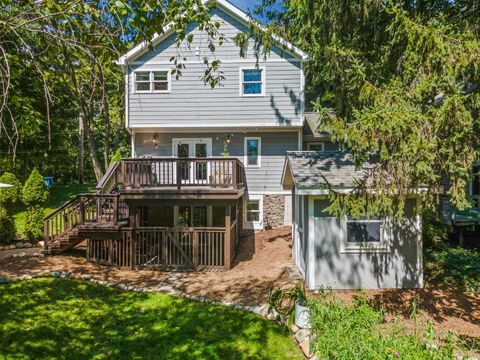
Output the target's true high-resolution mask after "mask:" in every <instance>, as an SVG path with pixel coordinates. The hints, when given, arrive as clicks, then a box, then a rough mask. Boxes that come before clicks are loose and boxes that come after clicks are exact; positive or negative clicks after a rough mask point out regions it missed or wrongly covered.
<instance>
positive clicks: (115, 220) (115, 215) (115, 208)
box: [112, 195, 118, 226]
mask: <svg viewBox="0 0 480 360" xmlns="http://www.w3.org/2000/svg"><path fill="white" fill-rule="evenodd" d="M112 216H113V219H112V220H113V225H115V226H117V225H118V195H116V196H115V197H114V198H113V214H112Z"/></svg>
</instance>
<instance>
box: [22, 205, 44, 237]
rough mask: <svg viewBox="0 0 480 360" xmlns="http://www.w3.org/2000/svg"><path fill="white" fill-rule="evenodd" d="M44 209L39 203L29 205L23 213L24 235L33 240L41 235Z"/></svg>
mask: <svg viewBox="0 0 480 360" xmlns="http://www.w3.org/2000/svg"><path fill="white" fill-rule="evenodd" d="M44 214H45V209H44V208H43V207H42V206H39V205H31V206H30V207H29V208H28V209H27V212H26V214H25V236H26V237H27V239H28V240H31V241H35V240H38V239H40V238H42V237H43V218H44Z"/></svg>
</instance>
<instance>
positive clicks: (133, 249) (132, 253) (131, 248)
mask: <svg viewBox="0 0 480 360" xmlns="http://www.w3.org/2000/svg"><path fill="white" fill-rule="evenodd" d="M134 234H135V230H134V229H132V230H131V231H130V265H131V267H132V269H135V252H134V251H135V244H134V241H135V240H134Z"/></svg>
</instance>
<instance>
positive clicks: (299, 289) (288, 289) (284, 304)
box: [268, 283, 307, 316]
mask: <svg viewBox="0 0 480 360" xmlns="http://www.w3.org/2000/svg"><path fill="white" fill-rule="evenodd" d="M295 302H299V304H301V305H303V306H306V305H307V297H306V294H305V287H304V284H303V285H301V284H300V283H297V284H292V283H288V284H285V285H283V286H281V287H277V288H271V289H270V291H269V294H268V312H271V311H272V310H275V311H277V312H278V313H279V314H280V315H283V316H288V315H290V314H292V313H293V311H294V309H295Z"/></svg>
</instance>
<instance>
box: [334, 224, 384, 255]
mask: <svg viewBox="0 0 480 360" xmlns="http://www.w3.org/2000/svg"><path fill="white" fill-rule="evenodd" d="M348 221H355V222H365V223H371V222H378V221H381V223H380V241H378V242H375V243H373V242H372V243H363V242H347V223H348ZM391 222H392V220H391V218H388V217H387V218H382V219H381V220H375V219H372V220H369V219H362V220H349V219H348V218H347V217H346V216H345V217H344V219H343V221H342V224H341V244H340V253H343V254H345V253H354V254H367V253H387V252H389V251H390V250H389V248H388V243H389V242H390V239H391V238H392V229H393V227H392V223H391Z"/></svg>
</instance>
